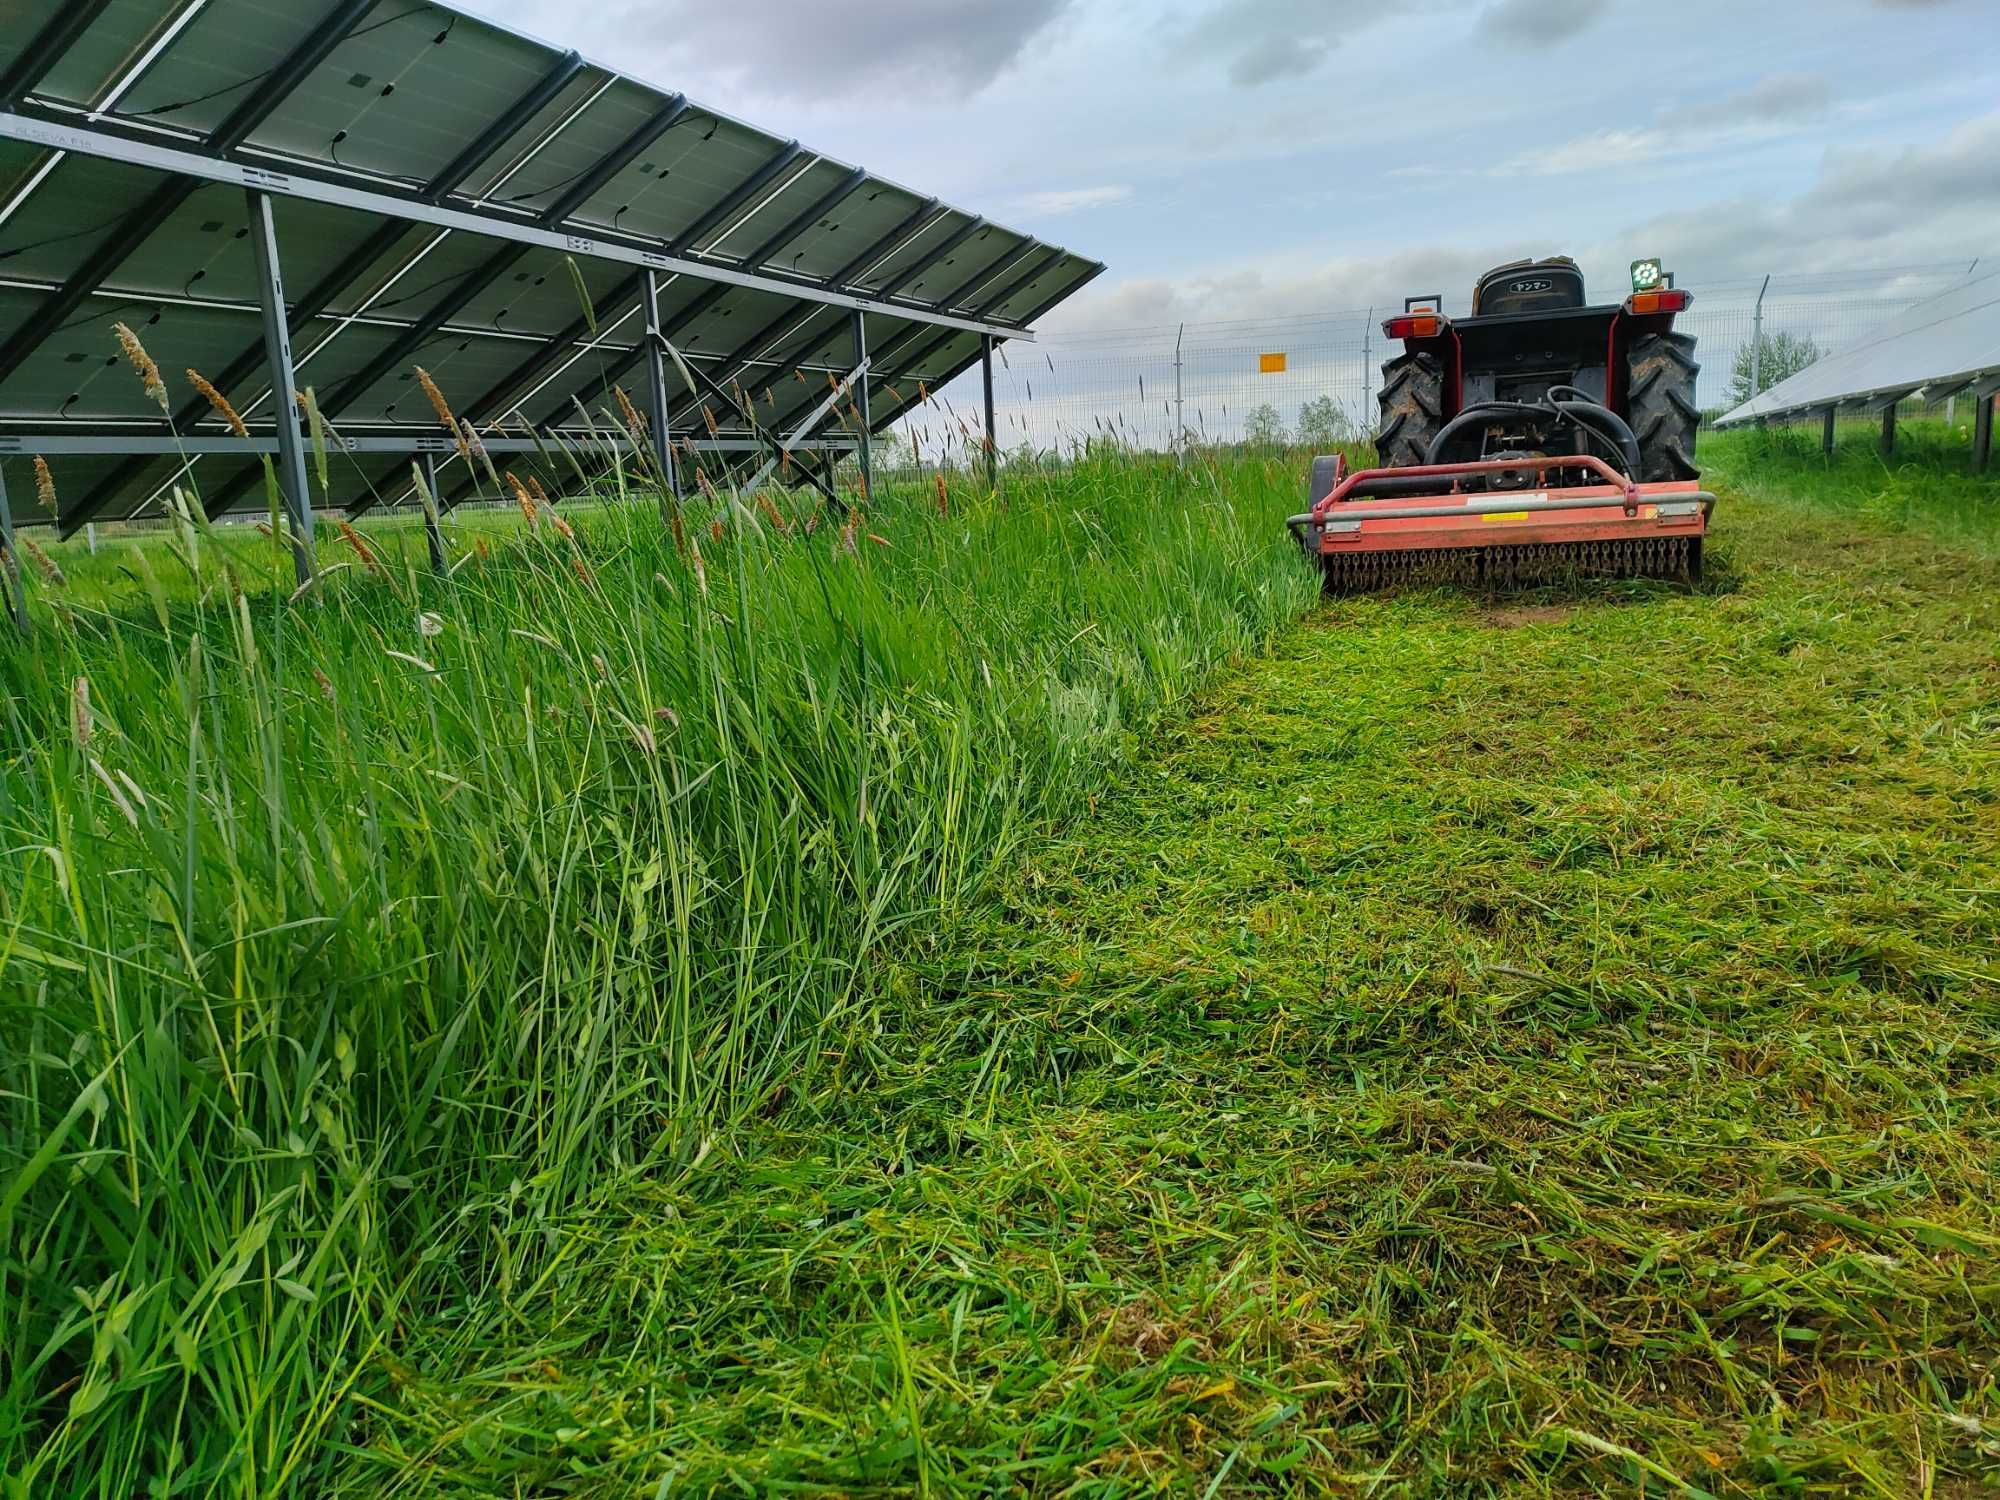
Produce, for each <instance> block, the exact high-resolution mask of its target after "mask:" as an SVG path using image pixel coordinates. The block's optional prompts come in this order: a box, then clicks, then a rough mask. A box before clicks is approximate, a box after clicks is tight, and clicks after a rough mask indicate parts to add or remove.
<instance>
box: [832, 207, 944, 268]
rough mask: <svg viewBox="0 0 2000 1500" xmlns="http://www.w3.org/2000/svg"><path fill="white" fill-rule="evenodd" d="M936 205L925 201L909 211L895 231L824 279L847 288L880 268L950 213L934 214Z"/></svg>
mask: <svg viewBox="0 0 2000 1500" xmlns="http://www.w3.org/2000/svg"><path fill="white" fill-rule="evenodd" d="M937 206H938V201H937V199H935V198H926V199H925V200H924V201H923V202H922V203H919V204H918V205H917V206H916V207H915V208H913V209H911V210H910V211H909V213H908V214H906V215H904V217H903V220H902V222H901V223H899V224H898V225H897V226H896V227H895V228H894V229H892V230H890V231H889V232H888V233H887V234H885V235H883V236H882V237H881V238H879V239H877V240H876V241H875V243H873V244H872V245H870V246H869V247H868V248H867V249H866V250H863V251H862V252H861V253H860V254H859V255H857V256H855V257H854V259H852V260H850V261H849V262H848V263H847V264H846V265H844V266H842V267H841V268H840V269H839V270H838V271H835V272H834V273H833V274H832V275H831V276H829V277H827V281H828V283H829V284H830V285H833V286H846V285H847V284H848V283H849V282H851V281H853V280H854V278H855V277H857V276H859V275H861V274H862V273H863V272H866V271H868V270H871V269H873V268H874V267H875V266H878V265H880V264H881V263H882V262H883V261H884V260H886V259H887V258H888V257H889V256H891V255H894V254H895V253H896V252H897V251H898V250H900V249H902V248H903V246H905V245H906V244H908V243H909V242H910V241H911V240H913V239H915V238H916V237H917V236H918V235H919V234H921V233H922V232H923V231H924V230H926V229H928V228H930V226H931V225H933V224H935V223H936V222H937V221H938V220H939V219H941V218H943V217H944V215H945V214H947V213H950V212H951V210H950V209H945V210H944V211H943V213H940V212H938V211H937Z"/></svg>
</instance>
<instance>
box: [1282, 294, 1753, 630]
mask: <svg viewBox="0 0 2000 1500" xmlns="http://www.w3.org/2000/svg"><path fill="white" fill-rule="evenodd" d="M1632 286H1633V290H1632V295H1631V296H1629V297H1627V298H1626V299H1625V300H1624V301H1623V302H1621V303H1610V304H1605V305H1599V306H1594V307H1593V306H1590V305H1588V304H1586V302H1585V300H1584V291H1583V273H1582V272H1581V271H1579V270H1578V269H1577V267H1576V262H1575V261H1573V260H1571V259H1569V258H1568V257H1567V256H1554V257H1551V258H1550V259H1547V260H1535V261H1528V260H1523V261H1516V262H1514V263H1513V264H1511V265H1505V266H1498V267H1496V268H1495V269H1493V270H1491V271H1488V272H1487V273H1486V274H1485V275H1484V276H1482V277H1480V278H1479V282H1478V285H1477V286H1475V287H1474V289H1473V293H1472V313H1471V315H1470V316H1469V317H1463V318H1448V317H1446V316H1445V315H1444V313H1443V311H1442V307H1441V302H1442V299H1441V298H1439V297H1436V296H1432V297H1412V298H1410V299H1409V300H1408V301H1407V302H1406V303H1405V304H1404V308H1403V313H1402V315H1401V316H1400V317H1394V318H1391V319H1389V320H1388V321H1387V322H1386V323H1384V324H1383V325H1382V329H1383V332H1384V333H1386V334H1387V335H1388V336H1389V337H1390V338H1391V339H1399V340H1401V341H1402V344H1403V353H1401V354H1399V355H1397V356H1396V358H1394V359H1392V360H1390V361H1389V362H1388V363H1387V364H1385V365H1383V366H1382V390H1381V393H1380V398H1379V399H1380V403H1381V410H1382V422H1381V427H1380V428H1379V430H1378V431H1377V433H1376V436H1375V449H1376V453H1377V455H1378V456H1379V458H1380V461H1381V463H1382V465H1383V466H1384V467H1381V468H1374V469H1364V470H1360V471H1358V472H1353V473H1350V472H1348V470H1347V464H1346V460H1345V458H1342V457H1337V456H1328V457H1324V458H1315V459H1314V460H1313V464H1312V476H1311V479H1310V481H1309V482H1308V485H1307V491H1306V499H1307V502H1308V503H1309V505H1310V506H1311V509H1310V510H1308V511H1306V512H1305V513H1304V514H1303V515H1297V516H1293V517H1292V518H1291V522H1290V525H1291V528H1292V532H1293V534H1294V535H1295V536H1296V537H1297V538H1298V539H1299V542H1300V544H1301V545H1302V546H1303V547H1304V548H1305V549H1306V551H1307V552H1308V553H1310V554H1311V555H1313V556H1314V557H1317V558H1318V559H1319V560H1320V563H1321V565H1322V567H1323V568H1324V569H1325V572H1326V583H1327V588H1328V590H1329V591H1330V592H1335V593H1346V592H1353V591H1358V590H1365V589H1373V588H1380V587H1384V586H1387V585H1391V584H1397V583H1472V584H1481V585H1487V586H1492V587H1507V586H1513V585H1518V584H1524V583H1535V582H1542V581H1547V580H1550V579H1554V578H1560V577H1565V576H1571V575H1595V576H1610V577H1620V578H1631V577H1648V578H1670V579H1677V580H1680V581H1682V582H1686V583H1694V582H1697V581H1699V579H1700V577H1701V547H1702V539H1703V537H1704V536H1705V535H1706V534H1707V530H1708V518H1709V514H1710V512H1711V511H1712V510H1713V509H1714V507H1715V496H1714V495H1712V494H1710V493H1709V492H1708V491H1706V490H1704V489H1701V488H1700V487H1699V473H1698V471H1697V470H1696V469H1695V466H1694V444H1695V428H1696V426H1697V425H1698V423H1699V422H1700V420H1701V414H1700V412H1699V411H1698V410H1697V409H1696V406H1695V376H1696V375H1697V374H1698V373H1699V371H1700V368H1701V367H1700V366H1699V365H1697V364H1696V363H1695V362H1694V339H1693V337H1692V336H1691V335H1688V334H1684V333H1676V332H1674V316H1675V314H1677V313H1680V312H1682V311H1685V310H1686V308H1687V306H1688V304H1689V302H1690V301H1692V300H1693V299H1692V298H1691V297H1690V296H1689V294H1688V293H1686V292H1684V291H1679V290H1676V289H1675V288H1674V286H1673V284H1672V278H1671V277H1669V276H1666V275H1665V274H1664V273H1663V272H1662V271H1661V270H1660V266H1659V262H1658V261H1650V260H1648V261H1639V262H1637V263H1635V264H1634V266H1633V268H1632Z"/></svg>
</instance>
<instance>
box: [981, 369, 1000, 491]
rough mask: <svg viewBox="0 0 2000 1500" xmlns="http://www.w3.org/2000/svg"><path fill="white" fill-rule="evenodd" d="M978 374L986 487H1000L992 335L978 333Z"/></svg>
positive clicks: (998, 436)
mask: <svg viewBox="0 0 2000 1500" xmlns="http://www.w3.org/2000/svg"><path fill="white" fill-rule="evenodd" d="M979 374H980V379H981V381H982V382H983V383H984V386H985V394H986V488H988V489H989V490H997V489H999V488H1000V434H999V433H998V432H997V431H996V430H995V427H994V422H993V335H992V334H990V333H982V334H981V335H979Z"/></svg>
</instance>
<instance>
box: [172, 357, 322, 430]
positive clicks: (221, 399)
mask: <svg viewBox="0 0 2000 1500" xmlns="http://www.w3.org/2000/svg"><path fill="white" fill-rule="evenodd" d="M187 378H188V384H189V385H191V386H193V387H194V388H195V389H196V390H197V391H199V392H200V393H201V396H202V399H203V400H205V401H206V402H208V404H209V405H210V406H211V407H213V408H214V410H215V414H216V415H217V416H218V417H220V418H222V420H223V421H225V422H227V423H228V424H229V430H230V431H231V432H233V433H235V434H236V435H237V436H238V437H240V438H247V437H248V436H250V429H249V428H247V427H245V426H244V425H243V419H242V418H241V417H240V416H238V415H237V414H236V408H235V407H233V406H231V405H230V404H229V398H228V397H227V396H225V395H223V394H222V392H221V391H219V390H217V389H216V388H215V386H214V385H213V384H212V383H211V382H210V381H209V379H208V377H207V376H205V375H203V374H202V373H201V371H199V370H196V369H193V368H190V369H189V370H188V372H187ZM299 394H300V395H301V396H303V395H304V394H305V393H304V392H303V391H301V392H300V393H299Z"/></svg>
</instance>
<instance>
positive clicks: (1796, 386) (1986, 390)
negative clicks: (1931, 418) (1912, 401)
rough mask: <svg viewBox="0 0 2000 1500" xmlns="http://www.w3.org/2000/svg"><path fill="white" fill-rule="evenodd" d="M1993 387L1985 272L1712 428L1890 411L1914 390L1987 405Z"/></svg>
mask: <svg viewBox="0 0 2000 1500" xmlns="http://www.w3.org/2000/svg"><path fill="white" fill-rule="evenodd" d="M1996 387H2000V272H1988V273H1987V274H1986V275H1984V276H1981V277H1979V278H1977V279H1976V280H1972V281H1968V282H1965V283H1964V284H1963V285H1960V286H1956V287H1953V288H1952V289H1951V290H1950V291H1947V292H1942V293H1940V294H1939V295H1937V296H1935V297H1932V298H1930V299H1929V300H1928V301H1924V302H1919V303H1918V304H1917V305H1916V306H1914V307H1912V308H1909V309H1908V310H1907V311H1905V312H1903V313H1902V314H1900V315H1899V316H1897V317H1894V318H1891V319H1889V320H1888V321H1887V322H1886V323H1884V324H1882V325H1881V326H1880V327H1878V328H1876V329H1875V330H1874V331H1873V332H1872V333H1869V334H1866V335H1864V336H1862V337H1861V338H1859V339H1857V340H1856V341H1855V342H1854V343H1852V344H1850V345H1849V346H1848V347H1846V348H1844V349H1842V350H1841V351H1840V352H1839V353H1837V354H1830V355H1828V356H1827V357H1826V358H1824V359H1821V360H1817V361H1815V362H1814V363H1812V364H1810V365H1808V366H1806V367H1805V369H1803V370H1801V371H1799V372H1798V373H1797V374H1796V375H1793V376H1791V377H1790V378H1789V379H1786V380H1782V381H1780V382H1778V384H1776V385H1774V386H1772V387H1771V388H1770V389H1769V390H1767V391H1764V392H1762V393H1761V394H1759V395H1758V396H1757V397H1755V398H1754V399H1753V400H1750V401H1746V402H1745V403H1743V405H1741V406H1739V407H1737V408H1736V409H1735V410H1734V411H1732V412H1730V413H1729V414H1728V415H1726V416H1724V417H1721V418H1720V419H1718V421H1717V424H1716V425H1717V426H1722V427H1727V426H1732V425H1735V424H1739V423H1743V422H1754V421H1758V420H1760V419H1768V418H1772V417H1788V416H1799V415H1802V414H1805V413H1808V412H1829V411H1836V410H1839V409H1840V408H1842V407H1856V406H1859V407H1870V406H1887V405H1891V404H1893V403H1894V402H1895V401H1897V400H1899V399H1901V398H1902V397H1905V396H1910V395H1914V394H1917V393H1918V392H1922V393H1923V394H1924V395H1926V396H1927V397H1936V398H1939V399H1942V398H1943V397H1944V396H1946V395H1951V394H1956V393H1957V392H1960V391H1964V390H1967V389H1973V390H1975V391H1978V392H1982V393H1983V396H1984V398H1985V399H1987V400H1989V401H1990V399H1991V398H1992V396H1993V395H1994V393H1995V389H1996ZM1987 430H1988V431H1989V432H1990V418H1989V419H1988V427H1987Z"/></svg>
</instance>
